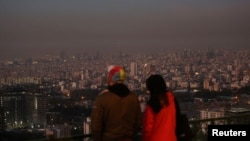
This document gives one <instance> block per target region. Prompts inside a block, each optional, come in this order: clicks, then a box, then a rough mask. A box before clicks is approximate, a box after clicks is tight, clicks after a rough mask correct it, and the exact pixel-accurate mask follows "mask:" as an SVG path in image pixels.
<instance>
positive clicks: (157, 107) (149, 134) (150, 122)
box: [142, 75, 177, 141]
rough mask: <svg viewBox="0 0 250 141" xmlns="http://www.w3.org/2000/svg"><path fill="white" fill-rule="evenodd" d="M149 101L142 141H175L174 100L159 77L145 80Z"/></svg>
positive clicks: (144, 117)
mask: <svg viewBox="0 0 250 141" xmlns="http://www.w3.org/2000/svg"><path fill="white" fill-rule="evenodd" d="M147 88H148V90H149V91H150V99H149V101H148V103H147V105H146V108H145V112H144V116H143V130H142V138H143V141H177V138H176V132H175V129H176V108H175V98H174V95H173V94H172V92H171V91H167V90H166V84H165V81H164V79H163V78H162V77H161V76H160V75H151V76H150V77H149V78H148V79H147Z"/></svg>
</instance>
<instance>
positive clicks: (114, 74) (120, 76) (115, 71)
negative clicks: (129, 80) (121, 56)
mask: <svg viewBox="0 0 250 141" xmlns="http://www.w3.org/2000/svg"><path fill="white" fill-rule="evenodd" d="M125 78H126V73H125V70H124V68H123V67H121V66H114V65H111V66H108V79H109V81H112V82H114V83H116V82H119V81H120V82H123V81H124V80H125Z"/></svg>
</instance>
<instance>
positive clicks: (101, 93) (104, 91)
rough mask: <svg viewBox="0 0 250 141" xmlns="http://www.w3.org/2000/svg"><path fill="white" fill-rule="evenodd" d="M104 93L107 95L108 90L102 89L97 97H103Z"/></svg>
mask: <svg viewBox="0 0 250 141" xmlns="http://www.w3.org/2000/svg"><path fill="white" fill-rule="evenodd" d="M105 93H109V90H108V89H104V90H103V91H101V92H100V93H99V94H98V96H100V95H103V94H105Z"/></svg>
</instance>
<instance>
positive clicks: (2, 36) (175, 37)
mask: <svg viewBox="0 0 250 141" xmlns="http://www.w3.org/2000/svg"><path fill="white" fill-rule="evenodd" d="M185 48H187V49H195V50H204V49H207V48H211V49H212V48H213V49H249V48H250V1H249V0H0V58H8V57H32V56H39V55H46V54H48V55H58V54H59V52H61V51H65V52H68V53H70V54H75V53H95V52H97V51H98V52H101V53H102V54H115V53H119V52H120V51H122V52H125V53H152V52H171V51H176V50H182V49H185Z"/></svg>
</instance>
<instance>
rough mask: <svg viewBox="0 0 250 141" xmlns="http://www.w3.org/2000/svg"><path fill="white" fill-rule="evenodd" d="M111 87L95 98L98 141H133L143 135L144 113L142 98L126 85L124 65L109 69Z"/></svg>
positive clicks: (93, 121)
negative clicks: (141, 130) (140, 99)
mask: <svg viewBox="0 0 250 141" xmlns="http://www.w3.org/2000/svg"><path fill="white" fill-rule="evenodd" d="M107 77H108V87H107V88H106V89H104V90H103V91H102V92H101V93H100V94H99V95H98V96H97V97H96V99H95V101H94V106H93V110H92V113H91V131H92V135H93V140H94V141H132V140H133V138H134V137H135V135H137V133H139V132H140V129H141V126H142V125H141V124H142V112H141V108H140V103H139V99H138V96H137V95H136V94H135V93H133V92H132V91H131V90H130V89H129V88H128V87H127V86H126V85H125V84H124V81H125V79H126V72H125V69H124V68H123V67H122V66H118V65H110V66H108V76H107Z"/></svg>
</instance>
